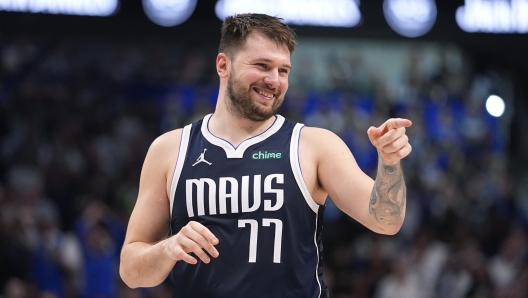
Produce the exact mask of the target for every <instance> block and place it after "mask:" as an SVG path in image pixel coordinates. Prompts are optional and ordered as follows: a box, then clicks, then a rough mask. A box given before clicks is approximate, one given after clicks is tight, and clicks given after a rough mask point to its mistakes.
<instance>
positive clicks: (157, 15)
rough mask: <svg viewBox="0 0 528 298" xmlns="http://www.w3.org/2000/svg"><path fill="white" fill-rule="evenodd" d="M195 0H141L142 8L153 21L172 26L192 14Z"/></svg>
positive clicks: (185, 19)
mask: <svg viewBox="0 0 528 298" xmlns="http://www.w3.org/2000/svg"><path fill="white" fill-rule="evenodd" d="M195 8H196V0H143V9H144V10H145V14H146V15H147V17H148V18H149V19H150V20H151V21H152V22H154V23H156V24H158V25H160V26H164V27H172V26H176V25H179V24H181V23H183V22H185V21H187V19H188V18H189V17H190V16H191V15H192V13H193V12H194V9H195Z"/></svg>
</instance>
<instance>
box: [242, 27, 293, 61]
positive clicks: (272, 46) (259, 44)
mask: <svg viewBox="0 0 528 298" xmlns="http://www.w3.org/2000/svg"><path fill="white" fill-rule="evenodd" d="M237 56H239V57H240V58H245V59H269V60H273V61H275V60H277V62H282V63H285V62H287V63H288V64H289V61H290V51H289V50H288V47H287V46H286V45H279V44H277V43H276V42H275V41H274V40H273V39H271V38H269V37H267V36H266V35H265V34H263V33H260V32H258V31H257V32H252V33H250V34H249V35H248V36H247V37H246V42H245V43H244V45H243V46H242V47H241V48H240V49H239V51H238V53H237Z"/></svg>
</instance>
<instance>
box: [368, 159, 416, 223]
mask: <svg viewBox="0 0 528 298" xmlns="http://www.w3.org/2000/svg"><path fill="white" fill-rule="evenodd" d="M406 195H407V192H406V188H405V181H404V179H403V172H402V168H401V165H400V164H399V163H398V164H397V165H386V164H384V163H383V161H382V160H381V158H380V160H379V164H378V174H377V176H376V181H375V182H374V188H373V189H372V194H371V196H370V204H369V208H370V213H371V214H373V215H374V217H375V218H376V220H377V221H378V222H379V223H380V224H381V225H383V226H387V227H389V226H394V225H400V224H401V223H402V221H403V217H404V215H405V201H406Z"/></svg>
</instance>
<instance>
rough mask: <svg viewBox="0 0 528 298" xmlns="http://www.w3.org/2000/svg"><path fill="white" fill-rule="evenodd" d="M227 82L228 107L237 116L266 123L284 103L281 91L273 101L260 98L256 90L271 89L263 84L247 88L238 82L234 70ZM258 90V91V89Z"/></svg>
mask: <svg viewBox="0 0 528 298" xmlns="http://www.w3.org/2000/svg"><path fill="white" fill-rule="evenodd" d="M231 74H232V75H231V76H230V77H229V79H228V81H227V99H228V100H227V105H228V108H229V109H230V110H231V112H233V113H234V114H235V115H237V116H239V117H240V118H245V119H249V120H252V121H265V120H267V119H269V118H271V117H272V116H273V115H275V114H276V113H277V110H278V109H279V108H280V106H281V105H282V102H283V101H284V94H282V93H281V92H280V90H277V91H275V96H274V98H273V99H272V100H268V101H265V100H262V99H260V98H259V96H258V94H257V91H256V89H255V88H261V89H269V88H267V87H266V86H261V85H264V83H261V85H259V84H257V83H255V84H250V85H248V86H245V85H244V84H243V83H242V82H241V81H240V80H236V79H235V77H236V75H235V72H234V69H231ZM257 90H258V89H257Z"/></svg>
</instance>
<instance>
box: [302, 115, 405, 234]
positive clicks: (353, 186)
mask: <svg viewBox="0 0 528 298" xmlns="http://www.w3.org/2000/svg"><path fill="white" fill-rule="evenodd" d="M411 124H412V123H411V121H409V120H407V119H389V120H387V121H386V122H385V123H384V124H382V125H381V126H380V127H371V128H369V130H368V132H367V134H368V137H369V139H370V141H371V142H372V144H373V145H374V146H375V147H376V148H377V150H378V154H379V164H378V173H377V177H376V180H373V179H372V178H370V177H369V176H368V175H367V174H365V173H364V172H363V171H362V170H361V169H360V168H359V166H358V164H357V162H356V160H355V158H354V157H353V155H352V153H351V152H350V149H349V148H348V147H347V146H346V144H345V143H344V142H343V140H341V139H340V138H339V137H338V136H337V135H335V134H333V133H331V132H329V131H326V130H321V129H313V128H306V129H303V130H306V131H305V134H304V139H303V140H304V143H303V142H302V144H304V145H305V146H304V148H310V149H309V150H308V149H307V152H314V155H315V159H316V161H317V170H316V172H317V175H316V176H317V179H316V180H317V183H318V184H319V189H321V191H324V193H327V194H328V195H329V196H330V198H331V199H332V201H334V203H335V204H336V205H337V207H338V208H339V209H341V210H342V211H343V212H345V213H346V214H348V215H349V216H350V217H352V218H354V219H355V220H357V221H358V222H359V223H361V224H362V225H364V226H365V227H367V228H369V229H371V230H372V231H374V232H377V233H381V234H388V235H393V234H395V233H397V232H398V231H399V229H400V227H401V225H402V223H403V219H404V217H405V205H406V202H405V200H406V198H405V195H406V191H405V181H404V178H403V172H402V169H401V165H400V160H401V159H402V158H404V157H405V156H407V155H409V153H410V152H411V145H410V144H409V141H408V137H407V136H406V134H405V127H409V126H410V125H411ZM302 144H301V145H302ZM301 153H302V152H301ZM307 155H308V154H307ZM303 173H304V170H303ZM306 176H308V175H306ZM314 193H317V192H314ZM318 203H319V204H322V203H324V202H323V201H319V202H318Z"/></svg>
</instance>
